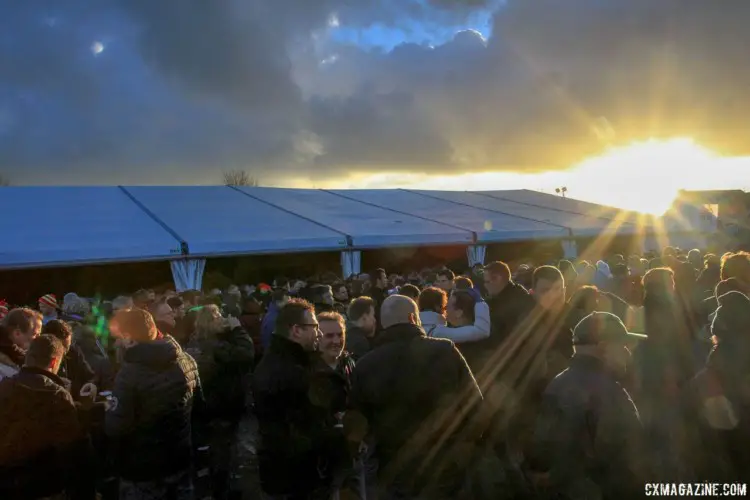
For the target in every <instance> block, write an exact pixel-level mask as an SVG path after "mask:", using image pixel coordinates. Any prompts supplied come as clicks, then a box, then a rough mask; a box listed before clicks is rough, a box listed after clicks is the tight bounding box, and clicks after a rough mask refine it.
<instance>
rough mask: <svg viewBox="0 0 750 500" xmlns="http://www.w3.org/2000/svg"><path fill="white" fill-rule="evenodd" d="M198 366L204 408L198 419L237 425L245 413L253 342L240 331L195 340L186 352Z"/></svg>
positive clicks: (237, 329)
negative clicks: (222, 421)
mask: <svg viewBox="0 0 750 500" xmlns="http://www.w3.org/2000/svg"><path fill="white" fill-rule="evenodd" d="M187 352H189V353H190V354H191V355H192V356H193V357H194V359H195V361H196V362H197V363H198V371H199V373H200V376H201V388H202V390H203V398H204V400H205V403H206V404H205V406H203V407H201V413H203V414H202V415H201V416H202V417H203V418H204V420H206V421H208V420H211V419H214V418H219V419H223V420H228V421H232V422H237V421H239V419H240V418H241V417H242V415H243V414H244V413H245V396H246V392H247V390H246V389H247V383H248V377H249V375H250V372H251V371H252V369H253V364H254V362H255V350H254V346H253V342H252V340H251V339H250V337H249V336H248V335H247V334H246V333H245V331H244V330H243V329H242V328H235V329H234V330H229V329H227V330H224V331H223V332H221V333H220V334H218V335H217V336H216V337H215V338H210V339H205V340H200V341H194V342H191V343H190V346H189V347H188V349H187Z"/></svg>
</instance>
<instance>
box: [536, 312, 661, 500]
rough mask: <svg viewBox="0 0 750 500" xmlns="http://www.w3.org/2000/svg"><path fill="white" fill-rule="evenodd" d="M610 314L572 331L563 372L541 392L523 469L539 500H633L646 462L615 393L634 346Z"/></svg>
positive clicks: (637, 432)
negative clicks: (570, 355)
mask: <svg viewBox="0 0 750 500" xmlns="http://www.w3.org/2000/svg"><path fill="white" fill-rule="evenodd" d="M642 337H643V336H642V335H640V336H639V335H634V334H630V333H629V332H628V331H627V330H626V328H625V325H624V324H623V323H622V321H621V320H620V319H619V318H618V317H617V316H615V315H614V314H610V313H606V312H594V313H592V314H590V315H589V316H587V317H586V318H584V319H583V320H582V321H581V322H580V323H579V324H578V325H577V326H576V328H575V331H574V333H573V344H574V345H575V351H576V352H575V355H574V357H573V359H572V360H571V362H570V367H569V368H568V369H567V370H565V371H564V372H562V373H561V374H560V375H558V376H557V377H556V378H555V379H554V380H553V381H552V382H551V383H550V384H549V386H548V387H547V389H546V390H545V392H544V397H543V402H542V405H541V409H540V411H539V415H538V417H537V421H536V431H535V433H534V440H533V445H532V447H531V448H532V450H531V453H530V454H529V456H528V457H527V466H528V469H529V471H530V473H531V476H530V477H533V478H535V479H536V480H537V481H536V483H537V486H538V487H540V488H542V489H544V490H546V491H545V492H544V493H546V494H545V495H543V497H544V498H634V497H635V496H638V495H641V494H642V493H641V492H642V491H643V490H642V488H643V484H645V481H646V477H645V476H643V474H644V473H645V472H646V469H647V468H648V465H646V464H647V463H648V462H646V460H644V457H645V453H644V451H645V450H644V449H643V448H642V446H643V439H644V433H643V426H642V425H641V421H640V417H639V415H638V410H637V409H636V407H635V405H634V404H633V401H632V400H631V399H630V395H629V394H628V393H627V391H626V390H625V389H624V388H623V387H622V385H620V380H622V377H623V376H624V374H625V369H626V366H627V364H628V362H629V357H630V352H629V351H628V349H627V347H626V346H627V345H629V344H631V342H632V340H631V339H633V338H642Z"/></svg>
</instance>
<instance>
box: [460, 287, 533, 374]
mask: <svg viewBox="0 0 750 500" xmlns="http://www.w3.org/2000/svg"><path fill="white" fill-rule="evenodd" d="M487 305H488V306H489V308H490V336H489V337H488V338H486V339H484V340H479V341H476V342H470V343H466V344H463V345H462V346H461V353H462V354H463V355H464V357H465V358H466V361H467V362H468V363H469V366H470V367H471V370H472V372H474V373H475V374H476V373H479V372H480V371H482V369H483V368H484V365H485V363H487V362H488V361H490V359H491V358H492V356H493V354H495V353H496V352H497V350H498V348H499V347H500V346H501V345H502V344H503V342H505V340H506V339H507V338H508V337H510V335H511V334H512V333H513V332H514V331H515V329H516V328H517V327H518V325H519V324H520V323H521V321H523V320H524V318H526V316H527V315H528V314H529V312H531V310H532V309H533V308H534V305H535V302H534V299H533V298H532V297H531V295H529V293H528V292H527V291H526V289H525V288H524V287H522V286H521V285H519V284H517V283H514V282H510V283H508V284H507V285H506V287H505V288H503V290H502V291H501V292H500V293H498V294H497V295H495V296H493V297H489V298H488V299H487Z"/></svg>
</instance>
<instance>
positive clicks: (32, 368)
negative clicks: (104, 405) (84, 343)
mask: <svg viewBox="0 0 750 500" xmlns="http://www.w3.org/2000/svg"><path fill="white" fill-rule="evenodd" d="M64 355H65V347H64V346H63V345H62V343H61V342H60V341H59V340H58V339H56V338H55V337H53V336H52V335H42V336H40V337H37V338H35V339H34V340H33V341H32V342H31V345H30V346H29V349H28V352H27V354H26V362H25V364H24V366H23V367H22V368H21V371H20V372H19V373H18V374H17V375H16V376H14V377H9V378H6V379H4V380H3V381H2V382H0V428H2V432H0V498H4V499H5V498H7V499H22V498H23V499H25V498H41V497H48V496H54V495H59V494H62V493H63V491H65V490H69V491H71V490H72V489H73V486H74V485H73V484H72V483H73V481H72V478H73V476H72V474H74V473H75V471H76V470H77V468H78V467H77V466H78V465H80V463H79V461H78V460H79V459H80V458H81V455H79V454H78V452H79V451H80V450H81V449H82V448H81V447H80V445H81V443H82V442H83V441H84V440H85V433H84V431H83V429H82V426H81V424H80V422H79V419H78V415H77V412H76V406H75V404H74V403H73V398H72V397H71V396H70V393H69V392H68V391H67V390H66V389H65V387H64V381H63V380H62V379H61V378H60V377H58V376H57V371H58V370H59V368H60V363H61V362H62V360H63V357H64Z"/></svg>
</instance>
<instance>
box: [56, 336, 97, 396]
mask: <svg viewBox="0 0 750 500" xmlns="http://www.w3.org/2000/svg"><path fill="white" fill-rule="evenodd" d="M58 375H59V376H60V377H61V378H65V379H68V380H70V394H71V395H72V396H73V399H78V395H79V393H80V392H81V387H83V386H84V385H86V384H87V383H89V382H94V383H96V374H95V373H94V370H93V369H92V368H91V366H90V365H89V364H88V362H87V361H86V357H85V356H84V354H83V352H82V351H81V348H80V347H78V346H77V345H75V344H73V345H71V346H70V349H69V350H68V352H67V353H66V354H65V358H63V361H62V363H61V364H60V371H59V372H58ZM97 388H99V386H97ZM100 390H104V389H100Z"/></svg>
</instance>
